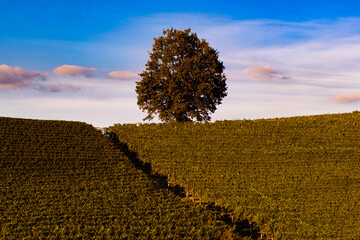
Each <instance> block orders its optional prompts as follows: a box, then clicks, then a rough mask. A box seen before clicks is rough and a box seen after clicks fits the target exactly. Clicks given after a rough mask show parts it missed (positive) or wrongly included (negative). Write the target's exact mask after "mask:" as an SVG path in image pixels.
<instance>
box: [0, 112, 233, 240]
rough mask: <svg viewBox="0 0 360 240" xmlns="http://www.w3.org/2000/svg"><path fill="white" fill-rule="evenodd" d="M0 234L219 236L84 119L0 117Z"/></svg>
mask: <svg viewBox="0 0 360 240" xmlns="http://www.w3.org/2000/svg"><path fill="white" fill-rule="evenodd" d="M0 169H1V171H0V239H214V238H215V239H216V238H217V239H219V238H226V237H227V236H228V237H231V234H232V233H231V229H229V227H227V226H226V225H225V224H224V223H223V222H221V221H219V220H218V216H217V215H216V214H215V213H213V212H209V211H207V210H206V209H205V208H204V207H202V206H199V205H196V204H194V203H191V202H184V201H181V200H180V198H179V197H177V196H175V195H174V194H173V193H171V192H170V191H168V190H166V189H157V188H156V187H155V185H154V184H153V183H152V182H151V181H149V179H148V178H147V177H146V175H144V173H143V172H141V171H140V170H137V169H136V168H135V167H134V166H133V165H132V163H131V162H130V161H129V159H127V157H126V156H125V155H124V154H123V153H122V152H121V151H120V150H118V149H115V148H114V146H113V144H112V143H111V142H110V141H109V140H108V139H107V138H105V137H104V136H103V135H102V133H101V132H100V131H98V130H96V129H95V128H93V127H92V126H91V125H87V124H85V123H80V122H65V121H39V120H24V119H12V118H0Z"/></svg>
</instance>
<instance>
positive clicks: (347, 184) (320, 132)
mask: <svg viewBox="0 0 360 240" xmlns="http://www.w3.org/2000/svg"><path fill="white" fill-rule="evenodd" d="M107 130H108V131H111V132H113V133H114V134H116V136H117V137H118V139H119V142H121V143H122V144H124V145H126V146H127V147H128V148H129V149H130V150H131V151H133V152H136V153H137V157H138V158H139V159H140V160H141V161H143V162H145V163H148V164H151V169H152V171H153V172H156V173H158V174H162V175H165V176H167V177H168V178H169V181H171V182H173V183H174V184H179V185H180V186H182V187H184V188H185V189H186V190H187V191H188V192H191V193H192V194H196V195H198V196H200V197H201V200H202V201H204V202H214V203H215V204H216V205H219V206H223V207H225V208H226V209H228V210H229V211H231V212H232V214H233V216H234V217H241V218H246V219H250V220H251V221H253V222H254V223H256V224H257V226H259V227H260V228H261V231H262V232H263V233H265V234H266V235H267V237H271V238H273V239H339V240H340V239H342V240H344V239H360V217H359V216H360V204H359V202H360V200H359V199H360V113H359V112H353V113H348V114H331V115H330V114H329V115H319V116H308V117H292V118H280V119H268V120H253V121H250V120H237V121H217V122H215V123H169V124H138V125H135V124H122V125H121V124H117V125H114V126H112V127H110V128H108V129H107Z"/></svg>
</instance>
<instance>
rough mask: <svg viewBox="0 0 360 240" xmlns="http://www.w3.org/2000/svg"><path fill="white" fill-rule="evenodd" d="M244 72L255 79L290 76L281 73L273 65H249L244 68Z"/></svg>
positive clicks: (277, 79) (285, 77) (275, 78)
mask: <svg viewBox="0 0 360 240" xmlns="http://www.w3.org/2000/svg"><path fill="white" fill-rule="evenodd" d="M242 72H243V73H244V74H245V75H247V76H248V77H250V78H252V79H255V80H263V81H269V80H275V81H279V80H280V81H281V80H289V79H290V77H287V76H284V75H281V74H280V72H279V71H278V70H277V69H275V68H272V67H269V66H259V67H249V68H245V69H244V70H242Z"/></svg>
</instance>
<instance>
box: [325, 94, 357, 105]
mask: <svg viewBox="0 0 360 240" xmlns="http://www.w3.org/2000/svg"><path fill="white" fill-rule="evenodd" d="M330 101H332V102H334V103H341V104H346V103H356V102H360V94H352V95H339V96H335V97H333V98H331V99H330Z"/></svg>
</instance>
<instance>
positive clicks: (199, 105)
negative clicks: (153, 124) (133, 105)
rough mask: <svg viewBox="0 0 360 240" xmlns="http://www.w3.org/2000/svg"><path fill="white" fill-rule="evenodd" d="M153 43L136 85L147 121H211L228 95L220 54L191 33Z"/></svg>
mask: <svg viewBox="0 0 360 240" xmlns="http://www.w3.org/2000/svg"><path fill="white" fill-rule="evenodd" d="M163 34H164V36H160V37H158V38H155V39H154V41H155V42H154V44H153V48H152V52H149V56H150V60H149V61H148V62H147V63H146V70H144V71H143V72H142V73H141V74H140V76H141V77H142V80H141V81H139V82H137V83H136V89H135V91H136V93H137V94H138V101H137V104H138V105H139V107H140V108H141V109H142V110H143V111H147V113H148V116H147V117H146V118H145V119H149V120H151V119H153V117H154V115H156V114H158V117H159V119H160V120H162V121H165V122H169V121H179V122H186V121H191V120H193V119H195V120H197V121H208V120H210V116H209V114H210V113H213V112H214V111H215V110H216V106H217V105H218V104H221V101H222V99H223V98H224V97H225V96H226V95H227V92H226V90H227V87H226V77H225V74H224V73H223V71H224V66H223V63H222V62H220V61H219V59H218V53H217V51H216V50H215V49H213V48H212V47H210V46H209V44H208V43H207V42H206V41H205V40H204V39H202V40H199V38H198V37H197V35H196V34H195V33H191V30H190V29H185V30H183V31H182V30H176V29H173V28H171V29H168V30H164V32H163Z"/></svg>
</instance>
